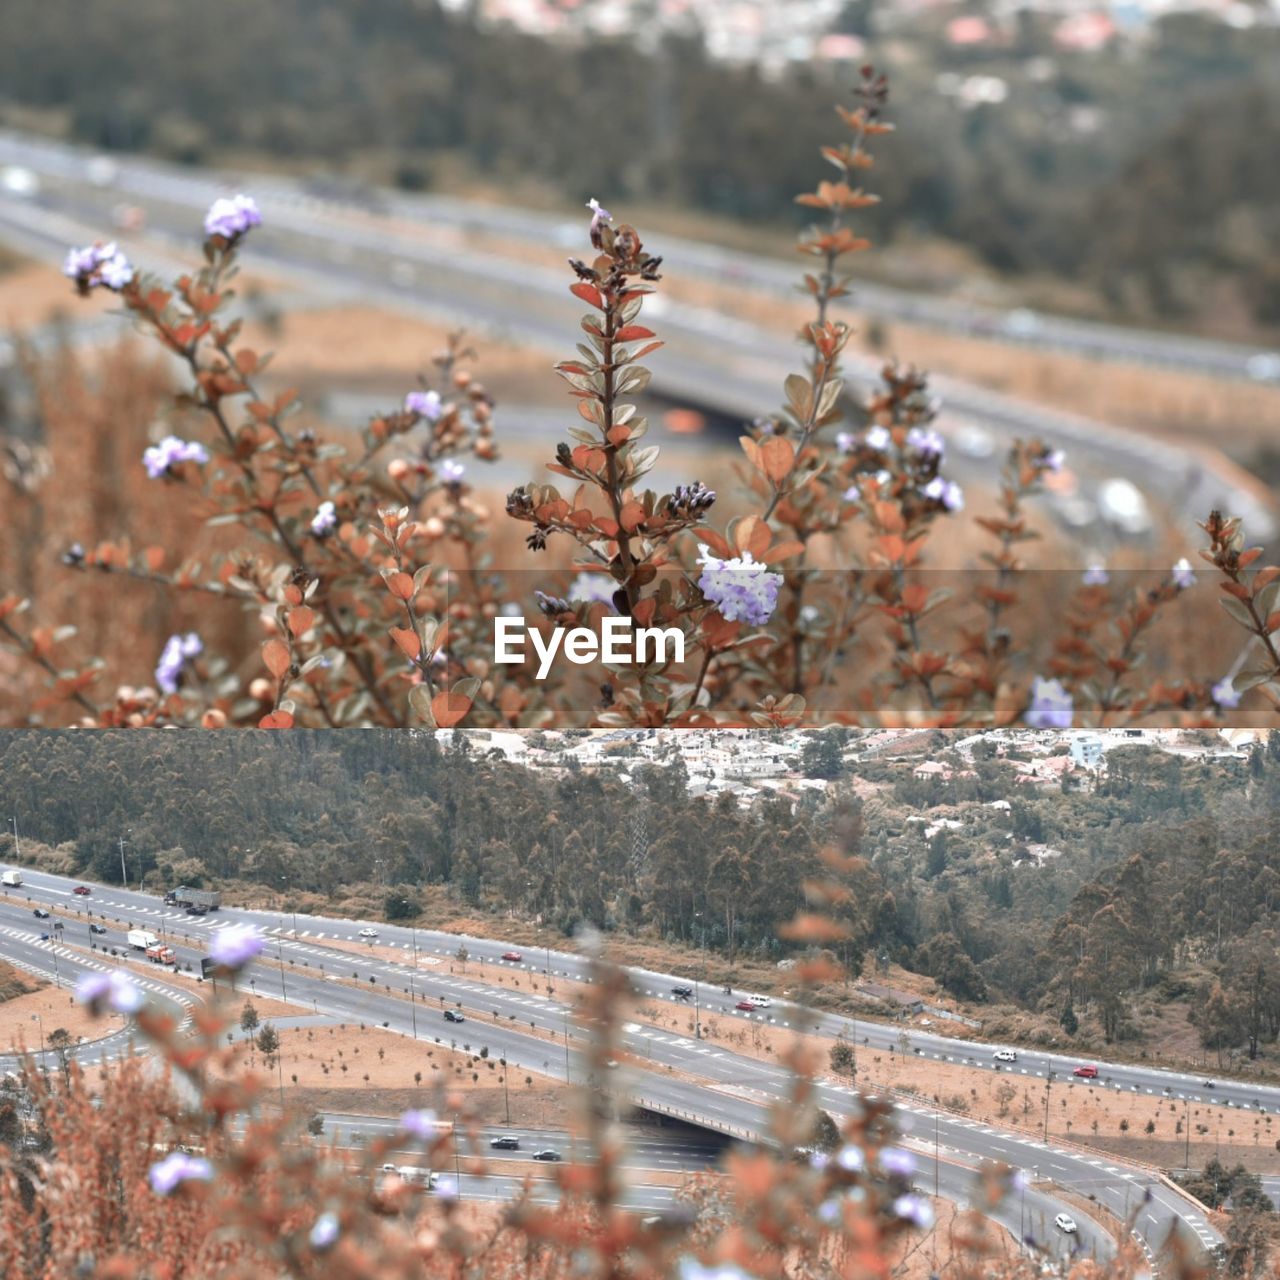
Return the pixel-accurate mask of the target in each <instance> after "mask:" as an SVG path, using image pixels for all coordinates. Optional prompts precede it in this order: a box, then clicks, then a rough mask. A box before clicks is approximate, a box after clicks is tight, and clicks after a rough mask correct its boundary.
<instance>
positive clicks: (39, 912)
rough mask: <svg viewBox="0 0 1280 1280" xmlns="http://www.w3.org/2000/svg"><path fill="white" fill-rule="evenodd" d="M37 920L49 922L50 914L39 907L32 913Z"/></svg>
mask: <svg viewBox="0 0 1280 1280" xmlns="http://www.w3.org/2000/svg"><path fill="white" fill-rule="evenodd" d="M31 914H32V915H33V916H35V918H36V919H37V920H47V919H48V918H49V913H48V912H47V911H46V910H45V909H44V908H43V907H37V908H36V909H35V910H34V911H33V912H32V913H31Z"/></svg>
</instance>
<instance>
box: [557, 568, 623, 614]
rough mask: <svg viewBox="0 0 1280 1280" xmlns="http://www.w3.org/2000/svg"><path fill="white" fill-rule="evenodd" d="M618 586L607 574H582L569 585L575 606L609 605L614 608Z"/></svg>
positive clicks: (570, 597)
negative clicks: (614, 598)
mask: <svg viewBox="0 0 1280 1280" xmlns="http://www.w3.org/2000/svg"><path fill="white" fill-rule="evenodd" d="M617 590H618V584H617V583H616V582H614V580H613V579H612V578H611V577H609V575H608V574H607V573H580V574H578V576H577V577H576V578H574V580H573V581H572V582H571V583H570V584H569V599H570V600H572V601H573V602H574V603H575V604H607V605H608V606H609V607H610V608H613V597H614V593H615V592H616V591H617Z"/></svg>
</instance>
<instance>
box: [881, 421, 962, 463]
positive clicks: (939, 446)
mask: <svg viewBox="0 0 1280 1280" xmlns="http://www.w3.org/2000/svg"><path fill="white" fill-rule="evenodd" d="M867 434H868V435H869V434H870V432H868V433H867ZM907 445H908V447H910V448H912V449H914V450H915V451H916V452H917V453H918V454H920V456H921V457H922V458H926V459H927V458H937V459H938V460H939V461H941V460H942V456H943V454H945V453H946V451H947V445H946V441H944V440H943V438H942V437H941V436H940V435H939V434H938V433H937V432H936V431H934V430H933V429H932V428H931V427H912V428H911V430H910V431H908V432H907Z"/></svg>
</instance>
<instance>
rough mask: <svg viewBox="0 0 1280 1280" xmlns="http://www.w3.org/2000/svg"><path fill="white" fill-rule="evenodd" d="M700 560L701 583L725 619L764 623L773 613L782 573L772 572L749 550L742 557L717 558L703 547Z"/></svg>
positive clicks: (706, 594) (699, 581)
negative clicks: (730, 558)
mask: <svg viewBox="0 0 1280 1280" xmlns="http://www.w3.org/2000/svg"><path fill="white" fill-rule="evenodd" d="M698 563H699V564H701V565H702V568H703V573H702V576H701V577H700V578H699V579H698V587H699V589H700V590H701V592H702V594H703V595H704V596H706V598H707V599H708V600H710V601H711V603H712V604H714V605H715V606H716V607H717V608H718V609H719V610H720V613H721V615H722V616H723V617H724V620H725V621H726V622H749V623H751V624H752V625H754V626H763V625H764V624H765V623H766V622H768V621H769V619H770V618H771V617H772V616H773V611H774V610H775V609H776V608H777V607H778V589H779V588H780V587H781V586H782V574H780V573H770V572H769V571H768V569H767V567H766V566H765V565H763V564H760V563H759V562H758V561H756V560H754V559H753V558H752V556H751V552H750V551H744V552H743V553H742V557H741V559H736V560H718V559H717V558H716V557H715V556H713V555H711V553H710V552H708V551H707V550H706V549H705V548H704V549H703V550H702V552H701V553H700V554H699V557H698Z"/></svg>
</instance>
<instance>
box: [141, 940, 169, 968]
mask: <svg viewBox="0 0 1280 1280" xmlns="http://www.w3.org/2000/svg"><path fill="white" fill-rule="evenodd" d="M147 959H148V960H150V961H151V963H152V964H174V963H175V957H174V954H173V948H172V947H166V946H164V945H163V944H162V943H158V944H157V945H156V946H154V947H148V948H147Z"/></svg>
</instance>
